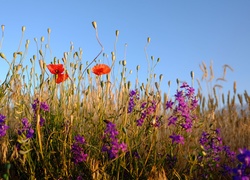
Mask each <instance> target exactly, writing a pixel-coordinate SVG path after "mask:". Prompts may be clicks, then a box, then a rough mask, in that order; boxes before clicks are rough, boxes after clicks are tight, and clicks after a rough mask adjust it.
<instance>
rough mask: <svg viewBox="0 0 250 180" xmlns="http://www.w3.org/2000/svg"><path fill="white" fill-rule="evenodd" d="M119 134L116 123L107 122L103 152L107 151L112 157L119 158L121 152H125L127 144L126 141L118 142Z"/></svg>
mask: <svg viewBox="0 0 250 180" xmlns="http://www.w3.org/2000/svg"><path fill="white" fill-rule="evenodd" d="M118 134H119V133H118V131H117V130H116V125H115V124H113V123H111V122H107V125H106V129H105V131H104V136H103V142H104V144H103V146H102V152H107V153H108V155H109V158H110V159H114V158H117V157H118V155H119V153H120V152H125V151H126V150H127V145H126V144H125V143H124V142H122V143H119V142H118V139H117V136H118Z"/></svg>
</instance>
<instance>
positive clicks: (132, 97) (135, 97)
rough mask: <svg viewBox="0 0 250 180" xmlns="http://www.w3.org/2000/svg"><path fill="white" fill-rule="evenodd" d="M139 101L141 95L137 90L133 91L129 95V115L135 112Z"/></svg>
mask: <svg viewBox="0 0 250 180" xmlns="http://www.w3.org/2000/svg"><path fill="white" fill-rule="evenodd" d="M138 100H139V93H138V91H137V90H131V91H130V93H129V103H128V113H131V112H132V111H133V110H134V107H135V105H136V101H138Z"/></svg>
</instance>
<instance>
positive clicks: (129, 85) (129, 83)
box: [128, 81, 131, 89]
mask: <svg viewBox="0 0 250 180" xmlns="http://www.w3.org/2000/svg"><path fill="white" fill-rule="evenodd" d="M130 87H131V82H130V81H128V89H130Z"/></svg>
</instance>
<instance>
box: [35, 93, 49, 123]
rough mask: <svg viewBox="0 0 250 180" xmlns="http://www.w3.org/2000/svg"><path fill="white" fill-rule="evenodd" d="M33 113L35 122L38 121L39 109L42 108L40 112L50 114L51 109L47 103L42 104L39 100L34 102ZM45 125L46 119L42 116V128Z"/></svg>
mask: <svg viewBox="0 0 250 180" xmlns="http://www.w3.org/2000/svg"><path fill="white" fill-rule="evenodd" d="M31 106H32V109H33V112H34V120H36V117H37V112H38V110H39V109H38V108H40V110H42V111H44V112H49V111H50V107H49V105H48V104H47V103H46V102H41V103H40V101H39V100H38V98H37V99H35V100H34V102H33V104H32V105H31ZM44 123H45V119H44V118H43V117H42V116H40V126H43V125H44Z"/></svg>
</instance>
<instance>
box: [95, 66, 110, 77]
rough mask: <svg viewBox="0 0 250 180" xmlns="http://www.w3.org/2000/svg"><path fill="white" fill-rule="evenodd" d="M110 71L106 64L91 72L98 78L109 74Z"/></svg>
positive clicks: (96, 67)
mask: <svg viewBox="0 0 250 180" xmlns="http://www.w3.org/2000/svg"><path fill="white" fill-rule="evenodd" d="M110 71H111V69H110V67H109V66H108V65H106V64H98V65H96V66H94V67H93V68H92V72H93V73H94V74H96V75H98V76H100V75H103V74H108V73H110Z"/></svg>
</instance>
